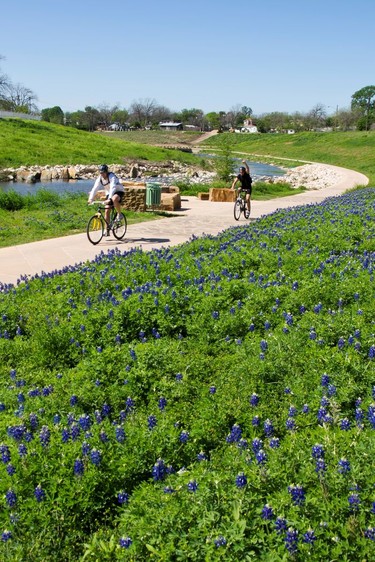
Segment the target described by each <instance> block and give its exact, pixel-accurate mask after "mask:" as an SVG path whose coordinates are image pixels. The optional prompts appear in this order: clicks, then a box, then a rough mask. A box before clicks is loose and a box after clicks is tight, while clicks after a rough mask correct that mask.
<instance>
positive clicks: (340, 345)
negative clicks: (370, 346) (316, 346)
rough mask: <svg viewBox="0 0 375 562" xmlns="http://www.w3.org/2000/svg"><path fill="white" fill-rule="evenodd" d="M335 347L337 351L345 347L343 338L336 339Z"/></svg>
mask: <svg viewBox="0 0 375 562" xmlns="http://www.w3.org/2000/svg"><path fill="white" fill-rule="evenodd" d="M337 347H338V348H339V349H343V348H344V347H345V339H344V338H343V337H341V338H339V339H338V342H337Z"/></svg>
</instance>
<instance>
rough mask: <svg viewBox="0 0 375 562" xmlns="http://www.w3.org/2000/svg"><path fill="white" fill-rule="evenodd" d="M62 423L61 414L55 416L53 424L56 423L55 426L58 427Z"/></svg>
mask: <svg viewBox="0 0 375 562" xmlns="http://www.w3.org/2000/svg"><path fill="white" fill-rule="evenodd" d="M60 421H61V416H60V414H55V415H54V416H53V423H54V424H55V425H58V424H59V423H60Z"/></svg>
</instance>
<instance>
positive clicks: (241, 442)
mask: <svg viewBox="0 0 375 562" xmlns="http://www.w3.org/2000/svg"><path fill="white" fill-rule="evenodd" d="M247 446H248V443H247V440H246V439H243V438H242V437H241V439H240V440H239V441H238V447H239V448H240V449H247Z"/></svg>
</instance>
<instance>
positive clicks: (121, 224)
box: [86, 205, 128, 245]
mask: <svg viewBox="0 0 375 562" xmlns="http://www.w3.org/2000/svg"><path fill="white" fill-rule="evenodd" d="M104 210H105V207H104V206H103V205H101V206H100V207H98V210H97V212H96V213H95V215H93V216H92V217H91V218H90V219H89V222H88V223H87V229H86V233H87V238H88V239H89V240H90V242H91V244H95V245H96V244H99V242H100V240H101V239H102V238H103V236H104V229H106V230H107V231H112V233H113V236H114V237H115V238H116V239H117V240H122V239H123V238H124V236H125V234H126V230H127V227H128V225H127V221H126V216H125V215H124V213H121V214H120V216H119V218H117V211H116V209H112V210H111V215H110V221H109V223H108V222H107V221H106V220H105V216H104Z"/></svg>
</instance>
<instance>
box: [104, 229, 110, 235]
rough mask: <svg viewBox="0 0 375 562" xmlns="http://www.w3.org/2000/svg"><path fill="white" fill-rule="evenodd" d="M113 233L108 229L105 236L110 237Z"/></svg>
mask: <svg viewBox="0 0 375 562" xmlns="http://www.w3.org/2000/svg"><path fill="white" fill-rule="evenodd" d="M110 234H111V231H110V230H109V228H107V230H106V232H105V236H110Z"/></svg>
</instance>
